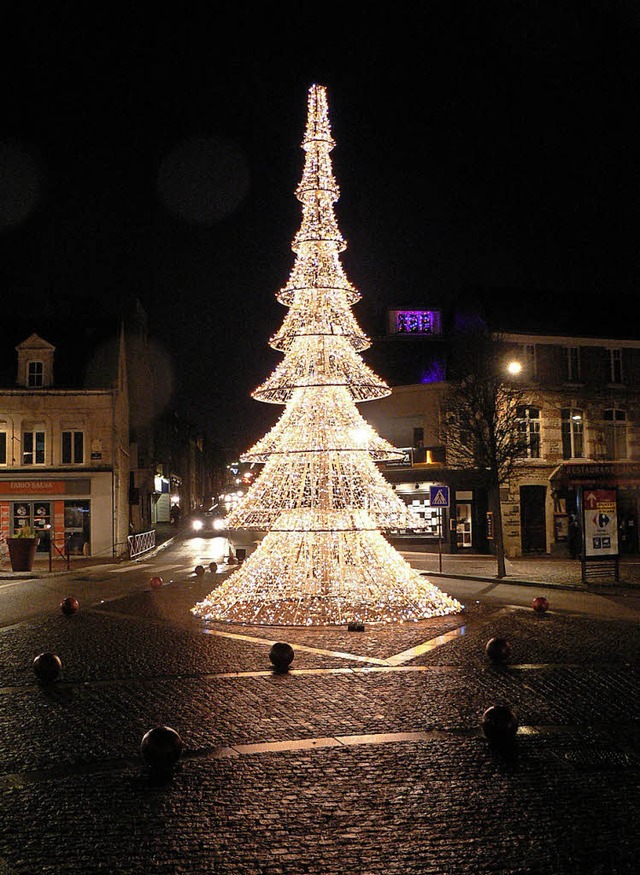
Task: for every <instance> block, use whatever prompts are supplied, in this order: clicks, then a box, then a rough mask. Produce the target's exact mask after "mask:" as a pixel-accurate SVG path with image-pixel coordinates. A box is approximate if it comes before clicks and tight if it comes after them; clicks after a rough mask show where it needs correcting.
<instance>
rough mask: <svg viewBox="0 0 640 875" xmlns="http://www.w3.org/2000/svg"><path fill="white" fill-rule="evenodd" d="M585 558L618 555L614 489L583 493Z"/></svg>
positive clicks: (585, 491) (593, 490)
mask: <svg viewBox="0 0 640 875" xmlns="http://www.w3.org/2000/svg"><path fill="white" fill-rule="evenodd" d="M582 503H583V512H584V548H585V556H586V557H592V558H593V557H598V556H617V555H618V514H617V493H616V490H615V489H585V490H584V493H583V499H582Z"/></svg>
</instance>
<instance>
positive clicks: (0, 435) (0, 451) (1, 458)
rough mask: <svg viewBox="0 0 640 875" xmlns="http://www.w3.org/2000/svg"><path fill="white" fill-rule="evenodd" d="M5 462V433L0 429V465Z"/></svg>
mask: <svg viewBox="0 0 640 875" xmlns="http://www.w3.org/2000/svg"><path fill="white" fill-rule="evenodd" d="M6 464H7V433H6V431H0V465H6Z"/></svg>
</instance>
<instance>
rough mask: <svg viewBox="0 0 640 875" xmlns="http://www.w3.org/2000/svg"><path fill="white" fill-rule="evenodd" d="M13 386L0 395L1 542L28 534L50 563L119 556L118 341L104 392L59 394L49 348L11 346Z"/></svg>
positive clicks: (121, 436)
mask: <svg viewBox="0 0 640 875" xmlns="http://www.w3.org/2000/svg"><path fill="white" fill-rule="evenodd" d="M16 352H17V368H16V381H15V385H13V386H11V387H7V388H2V389H0V534H1V537H2V539H3V540H4V539H6V538H7V537H10V536H14V535H15V534H16V532H17V531H19V530H21V529H24V528H31V529H34V530H35V531H36V532H37V533H38V535H39V537H40V541H39V545H38V550H39V551H41V552H49V550H50V549H51V551H52V553H53V554H54V555H58V553H57V551H59V553H60V554H64V553H65V552H66V551H67V550H68V551H69V554H70V555H85V556H86V555H90V556H104V557H112V556H114V555H121V554H125V553H126V551H127V536H128V534H129V498H128V491H129V400H128V390H127V373H126V356H125V349H124V336H123V335H122V334H121V337H120V344H119V349H118V352H117V357H116V361H115V362H114V368H113V378H112V380H111V381H110V386H109V387H108V388H93V389H92V388H82V389H81V388H78V389H70V388H64V389H63V388H57V387H56V383H55V361H54V357H55V347H54V346H53V345H52V344H50V343H49V342H48V341H46V340H45V339H43V338H42V337H40V336H39V335H38V334H32V335H31V336H30V337H28V338H27V339H26V340H25V341H23V342H22V343H20V344H19V345H18V346H17V347H16Z"/></svg>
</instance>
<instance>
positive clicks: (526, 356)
mask: <svg viewBox="0 0 640 875" xmlns="http://www.w3.org/2000/svg"><path fill="white" fill-rule="evenodd" d="M522 366H523V368H524V372H525V375H526V376H527V377H529V378H530V379H532V380H535V379H536V378H537V375H538V373H537V372H538V368H537V363H536V345H535V343H523V344H522Z"/></svg>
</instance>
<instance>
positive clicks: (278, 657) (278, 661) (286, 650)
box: [269, 641, 294, 672]
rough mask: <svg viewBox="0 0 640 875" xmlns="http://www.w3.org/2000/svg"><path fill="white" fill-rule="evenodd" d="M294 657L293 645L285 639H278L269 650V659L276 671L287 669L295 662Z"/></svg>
mask: <svg viewBox="0 0 640 875" xmlns="http://www.w3.org/2000/svg"><path fill="white" fill-rule="evenodd" d="M293 657H294V652H293V647H292V646H291V645H290V644H286V643H285V642H284V641H277V642H276V643H275V644H273V645H272V646H271V650H270V651H269V659H270V660H271V663H272V665H273V667H274V668H275V670H276V671H282V672H284V671H287V669H288V668H289V666H290V665H291V663H292V662H293Z"/></svg>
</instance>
